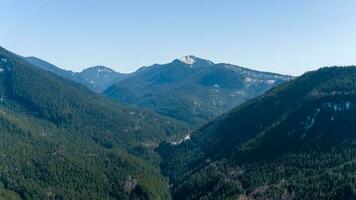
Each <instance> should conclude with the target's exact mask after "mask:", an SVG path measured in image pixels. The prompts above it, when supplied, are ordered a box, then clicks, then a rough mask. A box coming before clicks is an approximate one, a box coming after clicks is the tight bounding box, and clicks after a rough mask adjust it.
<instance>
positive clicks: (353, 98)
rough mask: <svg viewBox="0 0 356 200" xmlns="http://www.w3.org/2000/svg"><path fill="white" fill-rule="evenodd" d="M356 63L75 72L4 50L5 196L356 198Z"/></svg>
mask: <svg viewBox="0 0 356 200" xmlns="http://www.w3.org/2000/svg"><path fill="white" fill-rule="evenodd" d="M355 91H356V67H354V66H350V67H330V68H322V69H320V70H318V71H314V72H308V73H306V74H304V75H302V76H300V77H296V78H292V77H290V76H285V75H280V74H275V73H269V72H259V71H254V70H251V69H247V68H242V67H239V66H235V65H231V64H215V63H213V62H211V61H209V60H205V59H201V58H198V57H195V56H186V57H183V58H182V59H176V60H174V61H172V62H171V63H167V64H162V65H159V64H155V65H152V66H149V67H143V68H141V69H139V70H138V71H136V72H134V73H132V74H120V73H117V72H114V71H113V70H111V69H109V68H106V67H102V66H97V67H92V68H88V69H86V70H83V71H82V72H80V73H73V72H71V71H66V70H63V69H60V68H58V67H56V66H54V65H52V64H49V63H47V62H45V61H43V60H40V59H38V58H34V57H27V58H24V57H21V56H18V55H16V54H13V53H11V52H8V51H7V50H5V49H3V48H1V47H0V136H1V139H0V199H30V200H32V199H34V200H35V199H36V200H37V199H108V200H109V199H129V200H131V199H148V200H156V199H164V200H165V199H177V200H181V199H182V200H185V199H190V200H195V199H196V200H198V199H207V200H210V199H211V200H215V199H239V200H244V199H251V200H255V199H256V200H257V199H281V200H289V199H298V200H299V199H315V200H317V199H318V200H319V199H356V145H355V144H356V126H355V123H354V122H355V121H356V109H355V108H356V107H355V105H356V92H355Z"/></svg>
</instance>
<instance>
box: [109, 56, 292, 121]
mask: <svg viewBox="0 0 356 200" xmlns="http://www.w3.org/2000/svg"><path fill="white" fill-rule="evenodd" d="M290 78H291V77H290V76H283V75H279V74H273V73H267V72H259V71H254V70H250V69H246V68H242V67H238V66H234V65H230V64H215V63H213V62H211V61H208V60H204V59H201V58H197V57H195V56H186V57H184V58H182V59H176V60H174V61H173V62H171V63H168V64H164V65H158V64H156V65H152V66H149V67H144V68H141V69H140V70H138V71H137V72H135V73H133V74H131V75H130V77H128V78H127V79H125V80H123V81H120V82H118V83H117V84H115V85H113V86H112V87H110V88H108V89H107V90H106V91H104V93H103V94H104V95H106V96H109V97H111V98H113V99H116V100H118V101H120V102H123V103H127V104H133V105H137V106H139V107H143V108H149V109H151V110H153V111H156V112H158V113H160V114H163V115H166V116H169V117H172V118H175V119H178V120H181V121H184V122H186V123H188V124H190V125H192V126H194V127H198V126H199V125H202V124H204V123H206V122H208V121H209V120H211V119H213V118H215V117H217V116H218V115H220V114H222V113H224V112H226V111H228V110H229V109H231V108H233V107H235V106H237V105H238V104H240V103H242V102H244V101H246V100H248V99H250V98H252V97H255V96H258V95H260V94H262V93H264V92H265V91H266V90H268V89H270V88H271V87H273V86H276V85H278V84H280V83H282V82H284V81H286V80H289V79H290Z"/></svg>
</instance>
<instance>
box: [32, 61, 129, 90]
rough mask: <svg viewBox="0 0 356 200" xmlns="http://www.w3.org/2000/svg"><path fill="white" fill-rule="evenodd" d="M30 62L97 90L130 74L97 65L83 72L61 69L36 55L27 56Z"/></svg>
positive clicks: (103, 88)
mask: <svg viewBox="0 0 356 200" xmlns="http://www.w3.org/2000/svg"><path fill="white" fill-rule="evenodd" d="M25 60H26V61H28V62H29V63H31V64H33V65H34V66H37V67H39V68H41V69H44V70H47V71H50V72H53V73H55V74H57V75H59V76H62V77H64V78H67V79H70V80H73V81H76V82H78V83H81V84H83V85H85V86H86V87H88V88H89V89H91V90H94V91H95V92H99V93H100V92H102V91H103V90H105V89H106V88H108V87H109V86H111V85H112V84H114V83H116V82H118V81H120V80H123V79H125V78H126V77H127V76H128V75H127V74H122V73H118V72H116V71H114V70H112V69H110V68H107V67H105V66H95V67H90V68H87V69H84V70H83V71H81V72H72V71H68V70H64V69H61V68H59V67H57V66H55V65H53V64H50V63H48V62H46V61H44V60H41V59H39V58H36V57H25Z"/></svg>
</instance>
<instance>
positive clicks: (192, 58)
mask: <svg viewBox="0 0 356 200" xmlns="http://www.w3.org/2000/svg"><path fill="white" fill-rule="evenodd" d="M196 58H197V57H195V56H191V55H190V56H184V57H183V58H180V59H179V60H180V61H181V62H183V63H185V64H187V65H192V64H194V63H195V62H196Z"/></svg>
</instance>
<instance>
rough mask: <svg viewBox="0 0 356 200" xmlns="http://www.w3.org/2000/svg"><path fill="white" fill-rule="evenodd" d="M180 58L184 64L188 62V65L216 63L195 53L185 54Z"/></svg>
mask: <svg viewBox="0 0 356 200" xmlns="http://www.w3.org/2000/svg"><path fill="white" fill-rule="evenodd" d="M178 60H179V61H180V62H182V63H184V64H187V65H193V64H196V63H204V64H214V63H213V62H211V61H209V60H206V59H202V58H198V57H196V56H194V55H187V56H184V57H182V58H180V59H178Z"/></svg>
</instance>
